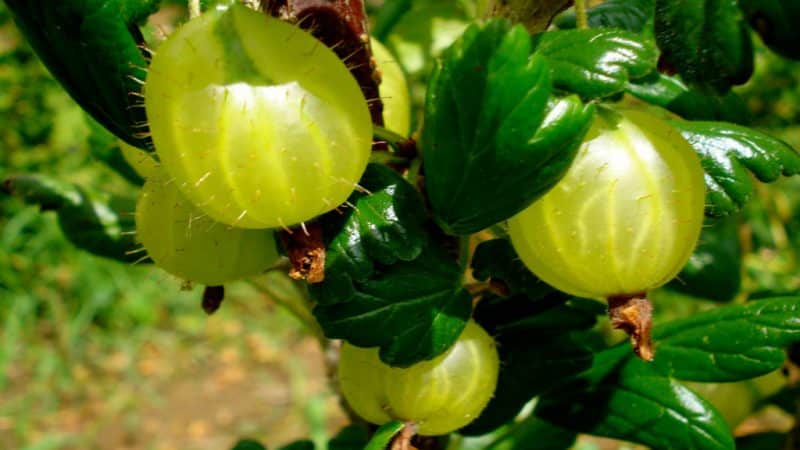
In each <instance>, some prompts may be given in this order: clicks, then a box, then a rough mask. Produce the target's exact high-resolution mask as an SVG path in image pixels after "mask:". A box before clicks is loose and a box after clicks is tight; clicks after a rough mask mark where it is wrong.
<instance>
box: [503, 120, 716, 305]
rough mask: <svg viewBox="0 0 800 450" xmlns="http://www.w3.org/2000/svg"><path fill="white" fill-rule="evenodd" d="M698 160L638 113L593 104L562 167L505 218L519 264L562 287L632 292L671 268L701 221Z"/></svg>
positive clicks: (680, 261) (593, 294) (681, 261)
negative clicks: (551, 182)
mask: <svg viewBox="0 0 800 450" xmlns="http://www.w3.org/2000/svg"><path fill="white" fill-rule="evenodd" d="M704 201H705V183H704V181H703V169H702V167H701V166H700V159H699V157H698V156H697V154H696V153H695V151H694V150H693V149H692V147H691V146H690V145H689V144H688V143H687V142H686V141H685V140H684V139H683V138H682V137H681V135H680V134H679V133H678V131H677V130H675V129H674V128H672V127H671V126H670V125H669V124H668V123H666V122H665V121H663V120H662V119H660V118H658V117H656V116H654V115H652V114H651V113H648V112H645V111H636V110H611V109H608V108H598V110H597V113H596V115H595V119H594V123H593V124H592V128H591V129H590V130H589V132H588V134H587V136H586V138H585V140H584V142H583V144H582V146H581V147H580V149H579V150H578V154H577V156H576V157H575V161H574V162H573V164H572V166H571V167H570V169H569V170H568V171H567V174H566V175H565V176H564V178H563V179H562V180H561V181H559V182H558V183H557V184H556V185H555V186H554V187H553V189H551V190H550V191H549V192H548V193H547V194H545V195H544V196H542V197H541V198H539V199H538V200H537V201H536V202H534V203H533V204H532V205H531V206H529V207H528V208H527V209H525V210H523V211H522V212H520V213H519V214H517V215H516V216H514V217H512V218H511V219H510V220H509V235H510V236H511V241H512V243H513V245H514V248H515V249H516V251H517V253H518V254H519V256H520V258H521V259H522V261H523V262H524V263H525V265H526V266H527V267H528V268H529V269H530V270H531V271H532V272H533V273H534V274H536V275H537V276H538V277H539V278H541V279H542V280H543V281H545V282H546V283H549V284H550V285H552V286H554V287H555V288H557V289H559V290H561V291H564V292H566V293H569V294H572V295H575V296H579V297H588V298H609V297H615V296H623V295H628V294H631V295H632V294H641V293H644V292H646V291H648V290H650V289H653V288H656V287H659V286H661V285H663V284H664V283H666V282H667V281H669V280H671V279H672V278H674V277H675V275H677V273H678V272H679V271H680V270H681V268H682V267H683V266H684V265H685V264H686V262H687V261H688V259H689V256H690V255H691V253H692V250H693V249H694V247H695V244H696V243H697V239H698V237H699V236H700V230H701V227H702V225H703V209H704Z"/></svg>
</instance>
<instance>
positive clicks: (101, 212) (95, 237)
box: [3, 175, 148, 262]
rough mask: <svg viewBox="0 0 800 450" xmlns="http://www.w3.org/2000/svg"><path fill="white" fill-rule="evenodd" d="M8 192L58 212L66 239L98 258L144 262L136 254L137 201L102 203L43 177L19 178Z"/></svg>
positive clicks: (8, 182)
mask: <svg viewBox="0 0 800 450" xmlns="http://www.w3.org/2000/svg"><path fill="white" fill-rule="evenodd" d="M3 186H4V188H5V191H6V192H8V193H9V194H12V195H14V196H16V197H19V198H20V199H22V200H23V201H24V202H26V203H28V204H32V205H39V206H40V207H41V209H42V210H43V211H55V212H56V213H57V214H58V223H59V226H60V227H61V230H62V231H63V232H64V235H65V236H66V237H67V239H69V240H70V242H72V243H73V244H74V245H75V246H77V247H80V248H82V249H84V250H86V251H89V252H91V253H94V254H96V255H100V256H105V257H107V258H112V259H116V260H119V261H126V262H134V261H139V260H141V261H139V262H145V261H148V260H147V258H145V257H143V256H146V255H143V254H141V253H138V252H135V251H134V250H135V249H136V248H137V247H140V245H138V244H137V243H136V242H135V239H134V233H133V231H134V230H135V228H136V226H135V221H134V215H133V213H134V211H135V210H136V200H135V199H134V198H124V197H110V198H103V199H101V198H100V197H99V196H96V195H91V194H89V193H88V192H86V191H84V190H83V189H81V188H80V187H78V186H76V185H74V184H71V183H66V182H63V181H60V180H56V179H54V178H50V177H46V176H43V175H17V176H12V177H10V178H8V179H7V180H5V182H4V184H3Z"/></svg>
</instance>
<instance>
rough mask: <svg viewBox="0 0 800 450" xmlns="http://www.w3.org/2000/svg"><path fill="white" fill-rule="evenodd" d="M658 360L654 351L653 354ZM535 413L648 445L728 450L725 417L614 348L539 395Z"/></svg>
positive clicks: (730, 442) (582, 429) (730, 445)
mask: <svg viewBox="0 0 800 450" xmlns="http://www.w3.org/2000/svg"><path fill="white" fill-rule="evenodd" d="M656 358H658V355H657V356H656ZM535 413H536V414H537V415H538V416H539V417H542V418H543V419H545V420H548V421H550V422H552V423H554V424H556V425H559V426H562V427H565V428H568V429H571V430H574V431H578V432H583V433H589V434H594V435H599V436H607V437H612V438H615V439H622V440H626V441H632V442H637V443H640V444H644V445H647V446H649V447H651V448H653V449H656V450H658V449H693V450H733V448H734V443H733V437H732V436H731V434H730V431H728V426H727V425H726V424H725V421H724V420H723V419H722V417H721V416H720V415H719V413H717V412H716V410H714V409H713V407H712V406H711V405H710V404H709V403H708V402H706V401H705V400H704V399H703V398H701V397H699V396H698V395H697V394H695V393H694V392H692V391H691V390H689V389H688V388H686V387H685V386H683V385H681V384H679V383H678V382H676V381H674V380H672V379H670V378H667V377H665V376H663V375H661V374H660V373H658V372H656V371H655V370H654V369H653V368H652V367H650V366H649V365H648V363H646V362H643V361H641V360H639V359H637V358H631V357H630V349H629V348H627V347H626V346H619V347H615V348H612V349H609V350H607V351H604V352H602V353H599V354H597V355H596V357H595V361H594V365H593V367H592V369H591V370H589V371H587V372H586V373H584V374H583V375H582V376H581V377H580V378H579V379H577V380H575V381H573V382H571V383H569V384H568V385H566V386H563V387H561V388H559V389H556V390H554V391H552V392H550V393H548V394H546V395H544V396H543V397H542V398H540V400H539V403H538V404H537V406H536V410H535Z"/></svg>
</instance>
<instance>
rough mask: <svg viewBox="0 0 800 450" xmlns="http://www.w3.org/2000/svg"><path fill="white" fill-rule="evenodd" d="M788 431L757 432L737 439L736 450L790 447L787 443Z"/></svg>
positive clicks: (765, 449) (766, 449)
mask: <svg viewBox="0 0 800 450" xmlns="http://www.w3.org/2000/svg"><path fill="white" fill-rule="evenodd" d="M787 439H788V436H787V435H786V433H777V432H771V433H756V434H749V435H747V436H742V437H740V438H737V439H736V450H775V449H783V448H789V447H787V446H786V445H785V443H786V441H787Z"/></svg>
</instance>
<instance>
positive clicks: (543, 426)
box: [487, 414, 578, 450]
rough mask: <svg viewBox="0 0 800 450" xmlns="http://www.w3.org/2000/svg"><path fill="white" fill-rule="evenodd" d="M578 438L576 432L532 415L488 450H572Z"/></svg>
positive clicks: (517, 424) (512, 427)
mask: <svg viewBox="0 0 800 450" xmlns="http://www.w3.org/2000/svg"><path fill="white" fill-rule="evenodd" d="M577 437H578V435H577V433H575V432H574V431H571V430H567V429H565V428H562V427H559V426H556V425H553V424H552V423H550V422H547V421H546V420H542V419H540V418H539V417H536V416H535V415H533V414H532V415H530V416H529V417H526V418H525V419H524V420H522V421H521V422H519V423H515V424H513V425H512V426H511V429H510V430H508V431H507V432H505V433H503V434H502V435H501V437H500V439H497V440H495V441H493V442H492V444H491V445H490V446H489V447H487V450H500V449H502V450H530V449H536V450H566V449H570V448H572V446H573V445H574V444H575V439H576V438H577Z"/></svg>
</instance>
